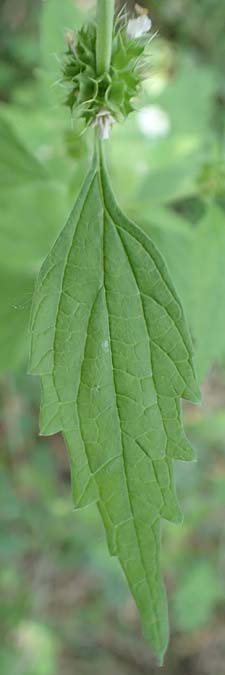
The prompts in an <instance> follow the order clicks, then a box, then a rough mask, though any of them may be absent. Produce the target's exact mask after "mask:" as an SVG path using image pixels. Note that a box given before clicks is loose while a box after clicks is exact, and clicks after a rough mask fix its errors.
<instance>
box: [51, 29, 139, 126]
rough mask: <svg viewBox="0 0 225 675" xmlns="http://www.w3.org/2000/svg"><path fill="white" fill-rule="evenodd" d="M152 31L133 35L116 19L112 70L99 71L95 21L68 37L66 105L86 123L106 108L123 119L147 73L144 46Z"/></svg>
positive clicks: (65, 81) (114, 118)
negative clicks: (132, 36) (136, 36)
mask: <svg viewBox="0 0 225 675" xmlns="http://www.w3.org/2000/svg"><path fill="white" fill-rule="evenodd" d="M148 42H149V35H145V36H142V37H141V38H138V39H137V38H130V37H128V35H127V32H126V27H124V25H123V26H121V25H118V22H116V23H115V26H114V29H113V39H112V57H111V64H110V68H109V71H108V72H107V73H104V74H102V75H98V74H97V66H96V25H95V24H94V23H89V24H87V25H86V26H83V27H82V28H81V30H79V31H78V32H77V33H76V35H75V36H74V39H72V38H71V39H68V50H67V53H66V55H65V59H64V64H63V82H64V83H67V85H68V95H67V97H66V105H67V106H69V107H70V109H71V111H72V112H74V113H75V114H76V115H77V116H78V117H82V118H84V120H85V122H86V124H87V125H90V124H92V123H94V120H95V119H96V116H97V115H98V114H99V113H101V112H102V111H105V112H107V113H109V114H110V115H111V116H112V117H113V120H117V121H121V120H122V119H124V118H125V117H127V115H129V113H130V112H132V111H133V110H134V105H133V100H134V98H135V97H136V96H137V94H138V92H139V88H140V84H141V81H142V80H143V78H144V76H145V63H146V56H145V49H146V44H147V43H148Z"/></svg>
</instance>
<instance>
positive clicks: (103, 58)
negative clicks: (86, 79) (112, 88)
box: [96, 0, 115, 75]
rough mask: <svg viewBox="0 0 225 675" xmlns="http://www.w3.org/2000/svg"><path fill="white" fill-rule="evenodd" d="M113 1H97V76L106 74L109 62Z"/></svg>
mask: <svg viewBox="0 0 225 675" xmlns="http://www.w3.org/2000/svg"><path fill="white" fill-rule="evenodd" d="M114 4H115V2H114V0H97V40H96V66H97V73H98V75H103V74H104V73H107V72H108V70H109V67H110V62H111V53H112V33H113V17H114Z"/></svg>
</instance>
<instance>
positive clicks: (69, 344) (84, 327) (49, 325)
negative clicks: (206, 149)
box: [30, 154, 198, 658]
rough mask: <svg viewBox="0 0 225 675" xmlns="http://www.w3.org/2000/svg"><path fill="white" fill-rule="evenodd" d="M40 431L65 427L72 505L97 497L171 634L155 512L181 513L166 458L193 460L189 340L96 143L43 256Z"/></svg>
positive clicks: (157, 625) (155, 625) (132, 571)
mask: <svg viewBox="0 0 225 675" xmlns="http://www.w3.org/2000/svg"><path fill="white" fill-rule="evenodd" d="M31 330H32V341H31V359H30V366H31V371H32V372H34V373H37V374H40V375H41V377H42V386H43V401H42V413H41V431H42V433H45V434H51V433H54V432H56V431H60V430H62V431H63V433H64V436H65V440H66V443H67V446H68V449H69V452H70V459H71V469H72V482H73V492H74V499H75V503H76V505H77V506H78V507H79V506H80V507H81V506H84V505H86V504H88V503H90V502H92V501H97V503H98V507H99V510H100V513H101V516H102V519H103V523H104V525H105V529H106V532H107V538H108V544H109V549H110V552H111V554H112V555H117V557H118V559H119V561H120V563H121V566H122V568H123V570H124V572H125V575H126V577H127V580H128V583H129V586H130V588H131V591H132V593H133V596H134V598H135V601H136V604H137V606H138V608H139V611H140V614H141V617H142V622H143V628H144V631H145V634H146V636H147V638H148V639H149V641H150V643H151V644H152V647H153V649H154V650H155V652H156V653H157V654H158V656H159V657H160V658H161V657H162V655H163V653H164V651H165V648H166V645H167V641H168V619H167V603H166V595H165V589H164V585H163V581H162V576H161V570H160V519H161V517H164V518H168V519H169V520H172V521H174V522H178V521H179V520H180V519H181V513H180V509H179V506H178V503H177V498H176V492H175V487H174V481H173V469H172V460H173V459H193V451H192V449H191V448H190V446H189V443H188V441H187V439H186V438H185V435H184V432H183V428H182V424H181V417H180V398H181V397H183V398H188V399H191V400H194V401H196V400H198V390H197V385H196V381H195V374H194V369H193V362H192V349H191V342H190V338H189V334H188V330H187V328H186V324H185V319H184V316H183V310H182V307H181V304H180V301H179V299H178V298H177V296H176V293H175V291H174V288H173V285H172V283H171V280H170V277H169V274H168V271H167V268H166V265H165V263H164V261H163V259H162V258H161V255H160V254H159V252H158V250H157V249H156V247H155V246H154V245H153V243H152V242H151V240H150V239H149V238H148V237H147V236H146V235H145V234H144V233H143V232H141V230H139V228H138V227H137V226H135V225H134V224H133V223H132V222H131V221H129V220H128V219H127V218H126V217H125V216H124V215H123V214H122V213H121V211H120V209H119V207H118V206H117V204H116V202H115V199H114V196H113V194H112V192H111V188H110V185H109V180H108V176H107V173H106V170H105V166H104V161H103V159H102V156H101V154H97V155H96V157H95V159H94V163H93V166H92V169H91V171H90V173H89V175H88V177H87V179H86V181H85V184H84V186H83V188H82V190H81V193H80V196H79V198H78V201H77V203H76V205H75V208H74V210H73V212H72V214H71V217H70V218H69V220H68V223H67V225H66V227H65V229H64V230H63V232H62V234H61V235H60V237H59V238H58V240H57V242H56V244H55V246H54V247H53V249H52V252H51V253H50V254H49V256H48V258H47V260H46V261H45V263H44V265H43V267H42V270H41V273H40V276H39V280H38V283H37V287H36V293H35V299H34V306H33V317H32V323H31Z"/></svg>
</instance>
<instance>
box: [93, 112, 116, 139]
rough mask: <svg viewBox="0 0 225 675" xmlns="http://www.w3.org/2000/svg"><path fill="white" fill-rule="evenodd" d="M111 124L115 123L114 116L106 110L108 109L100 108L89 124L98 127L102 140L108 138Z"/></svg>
mask: <svg viewBox="0 0 225 675" xmlns="http://www.w3.org/2000/svg"><path fill="white" fill-rule="evenodd" d="M113 124H115V120H114V117H113V116H112V115H111V114H110V113H109V112H108V110H104V109H102V110H100V111H99V113H98V114H97V115H96V117H95V119H94V120H93V122H92V124H91V126H92V127H93V128H95V127H98V129H99V136H100V138H102V139H103V140H108V138H109V137H110V133H111V129H112V126H113Z"/></svg>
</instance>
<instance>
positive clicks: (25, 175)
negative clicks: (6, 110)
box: [0, 116, 46, 189]
mask: <svg viewBox="0 0 225 675" xmlns="http://www.w3.org/2000/svg"><path fill="white" fill-rule="evenodd" d="M0 136H1V154H0V188H1V189H2V188H3V189H6V188H8V187H11V186H12V185H13V186H14V187H17V186H19V185H23V184H24V183H25V182H26V183H31V182H33V181H40V180H42V181H44V180H45V179H46V172H45V170H44V167H43V166H42V165H41V163H39V162H38V160H37V159H35V157H33V156H32V155H31V153H30V152H29V151H28V150H26V148H25V147H24V146H23V144H22V143H21V142H20V140H19V138H17V136H16V133H15V132H14V130H13V128H12V127H11V126H10V124H9V123H8V122H7V121H6V120H5V119H4V117H3V116H0Z"/></svg>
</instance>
